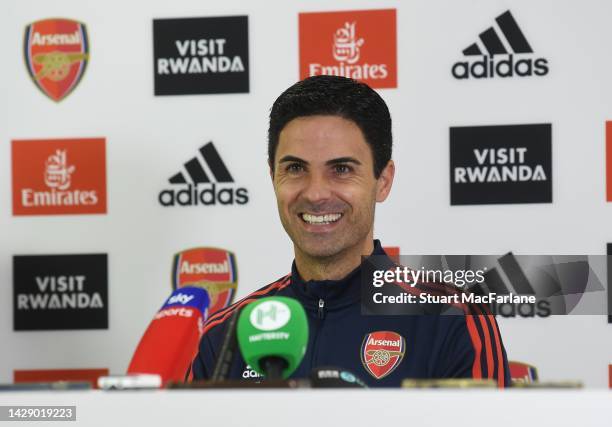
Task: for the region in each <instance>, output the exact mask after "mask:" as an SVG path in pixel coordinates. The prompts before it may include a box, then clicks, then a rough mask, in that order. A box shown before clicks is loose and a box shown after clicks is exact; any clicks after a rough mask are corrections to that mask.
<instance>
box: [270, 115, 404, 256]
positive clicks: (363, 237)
mask: <svg viewBox="0 0 612 427" xmlns="http://www.w3.org/2000/svg"><path fill="white" fill-rule="evenodd" d="M373 161H374V160H373V157H372V152H371V150H370V147H369V145H368V144H367V143H366V141H365V138H364V136H363V134H362V132H361V129H359V127H358V126H357V125H356V124H355V123H354V122H352V121H350V120H346V119H344V118H341V117H338V116H308V117H299V118H296V119H294V120H292V121H290V122H289V123H287V125H286V126H285V127H284V128H283V130H282V131H281V133H280V135H279V142H278V147H277V151H276V157H275V159H274V162H275V165H274V174H273V183H274V191H275V193H276V200H277V203H278V211H279V214H280V219H281V222H282V224H283V227H284V228H285V230H286V231H287V234H289V237H291V240H292V241H293V243H294V245H295V246H296V250H299V251H301V252H303V253H304V254H306V255H309V256H311V257H315V258H326V257H333V256H335V255H338V254H341V253H342V252H344V251H347V250H350V249H355V250H361V249H362V248H363V245H364V244H365V243H366V242H368V241H369V242H370V243H371V239H372V228H373V223H374V207H375V204H376V202H377V201H383V200H384V199H385V198H386V197H387V195H388V193H389V191H390V188H391V182H392V181H393V170H394V169H393V162H389V165H387V167H386V168H385V170H384V171H383V173H382V174H381V176H380V178H379V179H376V178H375V177H374V172H373V171H374V166H373Z"/></svg>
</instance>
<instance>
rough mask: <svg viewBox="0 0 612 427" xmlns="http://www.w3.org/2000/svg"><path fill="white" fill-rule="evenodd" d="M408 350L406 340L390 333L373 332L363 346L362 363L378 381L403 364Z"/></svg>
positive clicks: (366, 338)
mask: <svg viewBox="0 0 612 427" xmlns="http://www.w3.org/2000/svg"><path fill="white" fill-rule="evenodd" d="M405 349H406V343H405V342H404V338H403V337H402V336H401V335H400V334H398V333H396V332H390V331H376V332H371V333H369V334H368V335H366V336H365V338H364V339H363V344H362V345H361V362H362V363H363V366H364V367H365V369H366V371H368V372H369V373H370V375H372V376H373V377H374V378H376V379H377V380H379V379H381V378H384V377H386V376H387V375H389V374H390V373H391V372H393V371H394V370H395V368H397V367H398V366H399V364H400V363H401V362H402V359H403V358H404V353H405V351H406V350H405Z"/></svg>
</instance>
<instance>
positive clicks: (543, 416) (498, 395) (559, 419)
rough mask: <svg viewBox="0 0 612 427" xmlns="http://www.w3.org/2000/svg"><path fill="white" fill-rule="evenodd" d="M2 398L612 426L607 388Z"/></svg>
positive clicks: (129, 418) (184, 416) (104, 420)
mask: <svg viewBox="0 0 612 427" xmlns="http://www.w3.org/2000/svg"><path fill="white" fill-rule="evenodd" d="M0 405H21V406H24V405H37V406H44V405H63V406H67V405H76V407H77V420H76V422H74V421H73V422H53V423H52V424H51V425H52V426H60V425H67V426H73V427H74V426H77V425H83V426H104V427H112V426H140V425H142V426H146V427H155V426H164V427H169V426H170V427H178V426H180V425H182V423H190V424H191V423H195V424H193V425H202V426H240V427H248V426H265V427H272V426H283V427H300V426H308V427H312V426H317V427H320V426H327V425H333V426H337V427H340V426H342V427H344V426H351V427H352V426H368V427H391V426H393V427H395V426H442V425H444V423H448V424H447V425H449V426H453V427H455V426H463V425H465V426H472V427H473V426H475V425H492V426H494V427H503V426H513V427H516V426H531V425H537V426H538V427H541V426H547V425H550V426H555V427H559V426H572V427H582V426H606V427H611V426H612V390H604V389H601V390H500V391H498V390H448V389H446V390H441V389H437V390H422V389H421V390H415V389H411V390H406V389H404V390H401V389H377V390H373V389H370V390H355V389H344V390H343V389H333V390H332V389H328V390H303V389H302V390H286V389H285V390H278V389H276V390H235V389H234V390H155V391H100V390H89V391H78V392H77V391H36V392H32V391H21V392H2V393H0ZM12 424H14V423H12ZM7 425H10V424H7ZM22 425H26V424H22ZM36 425H38V424H36ZM185 425H187V424H185Z"/></svg>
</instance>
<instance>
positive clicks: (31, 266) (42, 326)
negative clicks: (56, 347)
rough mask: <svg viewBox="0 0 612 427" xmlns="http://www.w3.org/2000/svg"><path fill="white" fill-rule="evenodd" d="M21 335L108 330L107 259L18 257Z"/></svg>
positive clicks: (15, 287) (16, 285) (15, 278)
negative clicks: (72, 330) (47, 331)
mask: <svg viewBox="0 0 612 427" xmlns="http://www.w3.org/2000/svg"><path fill="white" fill-rule="evenodd" d="M13 296H14V300H13V310H14V329H15V330H16V331H36V330H56V329H107V328H108V257H107V255H106V254H78V255H15V256H14V257H13Z"/></svg>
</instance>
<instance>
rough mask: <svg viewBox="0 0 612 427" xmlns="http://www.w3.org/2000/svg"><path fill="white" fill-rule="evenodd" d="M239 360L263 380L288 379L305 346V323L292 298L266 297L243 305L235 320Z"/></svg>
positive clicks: (299, 307) (299, 308)
mask: <svg viewBox="0 0 612 427" xmlns="http://www.w3.org/2000/svg"><path fill="white" fill-rule="evenodd" d="M237 332H238V345H239V347H240V352H241V353H242V357H243V358H244V360H245V361H246V363H247V364H249V365H250V366H251V368H252V369H253V370H254V371H255V372H257V373H259V374H261V375H263V376H264V377H265V379H266V380H280V379H286V378H287V377H289V376H290V375H291V374H292V373H293V372H294V371H295V370H296V369H297V367H298V365H299V364H300V362H301V361H302V358H303V357H304V353H305V352H306V345H307V344H308V320H307V319H306V312H305V311H304V308H303V307H302V305H301V304H300V303H299V302H298V301H297V300H295V299H293V298H287V297H267V298H261V299H259V300H257V301H255V302H253V303H251V304H249V305H247V306H246V307H245V308H244V309H243V310H242V313H240V317H239V318H238V331H237Z"/></svg>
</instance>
